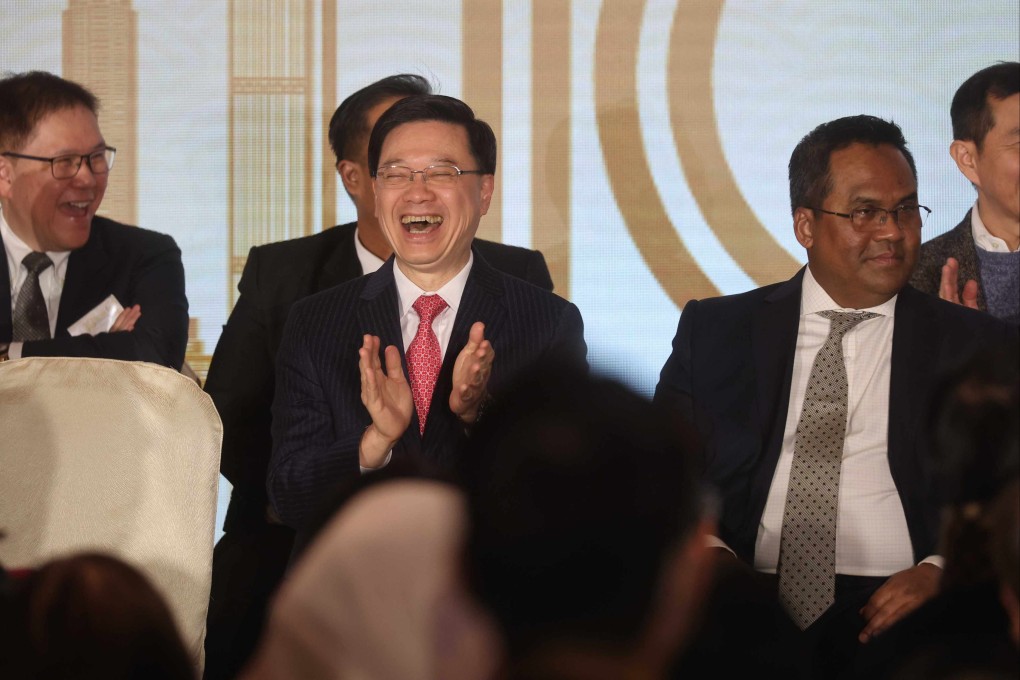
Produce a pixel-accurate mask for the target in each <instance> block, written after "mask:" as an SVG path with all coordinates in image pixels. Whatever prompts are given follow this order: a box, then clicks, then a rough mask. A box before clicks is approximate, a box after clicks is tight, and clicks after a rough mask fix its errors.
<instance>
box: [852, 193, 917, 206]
mask: <svg viewBox="0 0 1020 680" xmlns="http://www.w3.org/2000/svg"><path fill="white" fill-rule="evenodd" d="M909 201H913V202H915V203H916V202H917V192H916V191H914V192H912V193H909V194H907V195H906V196H904V197H902V198H900V199H899V200H898V201H896V205H903V204H904V203H907V202H909ZM860 203H865V204H868V205H881V203H882V201H880V200H878V199H877V198H872V197H870V196H854V197H852V198H851V199H850V204H851V205H855V204H860Z"/></svg>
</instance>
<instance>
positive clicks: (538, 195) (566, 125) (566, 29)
mask: <svg viewBox="0 0 1020 680" xmlns="http://www.w3.org/2000/svg"><path fill="white" fill-rule="evenodd" d="M531 12H532V16H531V64H532V65H531V107H532V108H531V119H532V120H531V167H532V172H531V245H532V247H533V248H536V249H538V250H540V251H542V254H543V255H544V256H545V262H546V265H548V267H549V274H550V275H551V276H552V280H553V285H554V290H555V291H556V293H557V294H558V295H560V296H561V297H564V298H567V299H570V181H571V166H570V126H571V115H570V4H569V3H566V2H535V3H533V4H532V10H531Z"/></svg>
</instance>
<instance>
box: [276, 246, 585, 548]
mask: <svg viewBox="0 0 1020 680" xmlns="http://www.w3.org/2000/svg"><path fill="white" fill-rule="evenodd" d="M474 256H475V257H474V265H473V266H472V268H471V273H470V275H469V276H468V281H467V285H466V286H465V288H464V296H463V298H462V299H461V304H460V307H459V309H458V312H457V317H456V319H455V320H454V325H453V334H452V335H451V337H450V344H449V347H447V350H446V355H445V357H444V360H443V368H442V371H441V373H440V375H439V379H438V382H437V383H436V389H435V392H434V393H433V397H432V399H433V401H432V406H431V408H430V411H429V419H428V423H427V426H426V428H425V433H424V436H422V435H419V432H418V419H417V415H416V414H415V415H412V419H411V424H410V426H409V427H408V428H407V431H406V432H405V433H404V436H403V437H402V438H401V440H400V442H398V444H397V445H396V446H395V447H394V451H393V453H394V456H421V457H423V458H425V459H427V460H429V461H430V462H431V463H434V464H436V465H438V466H439V467H440V468H449V467H450V466H451V465H452V464H453V462H454V460H455V457H456V452H457V448H458V447H459V445H460V444H461V440H462V439H463V436H464V435H463V428H462V427H461V425H460V423H459V422H458V420H457V418H456V416H454V415H453V413H452V412H451V411H450V409H449V406H448V400H449V397H450V391H451V389H452V374H453V364H454V361H455V360H456V358H457V354H458V353H459V352H460V351H461V349H463V347H464V345H465V344H466V343H467V338H468V331H469V330H470V328H471V325H472V324H473V323H474V322H476V321H481V322H483V323H484V324H485V336H486V338H488V340H489V341H490V342H491V343H492V346H493V349H494V350H495V352H496V359H495V362H494V363H493V368H492V374H491V376H490V379H489V388H490V390H498V389H499V386H500V385H501V384H503V383H505V381H506V380H507V379H508V377H510V376H512V375H513V374H514V373H515V372H516V371H518V370H519V369H521V368H522V367H524V366H526V365H528V364H530V363H533V362H535V361H536V360H538V359H539V358H542V357H550V356H554V357H557V358H560V357H562V359H563V360H566V361H577V362H579V363H583V362H585V360H586V359H585V356H586V354H587V348H586V346H585V343H584V336H583V325H582V321H581V314H580V312H578V310H577V307H575V306H574V305H573V304H571V303H570V302H567V301H566V300H564V299H563V298H560V297H558V296H556V295H554V294H553V293H550V292H548V291H545V290H542V289H540V288H537V287H536V286H533V285H531V284H529V283H526V282H524V281H521V280H520V279H517V278H515V277H513V276H509V275H507V274H503V273H501V272H499V271H497V270H495V269H494V268H492V267H491V266H490V265H489V264H488V263H487V262H486V261H485V260H484V258H483V257H481V256H480V255H479V253H478V251H477V250H475V252H474ZM393 266H394V261H393V258H390V260H389V261H388V262H387V263H386V264H385V265H383V267H382V268H381V269H380V270H379V271H378V272H376V273H375V274H371V275H368V276H363V277H361V278H359V279H355V280H354V281H351V282H349V283H346V284H343V285H341V286H338V287H336V288H332V289H330V290H327V291H324V292H322V293H319V294H317V295H313V296H312V297H309V298H306V299H305V300H302V301H300V302H298V303H296V304H295V305H294V307H293V308H292V310H291V313H290V317H289V318H288V320H287V325H286V327H285V328H284V333H283V339H282V342H281V344H280V350H279V352H278V354H277V364H276V366H277V370H276V379H277V388H276V397H275V399H274V401H273V453H272V459H271V461H270V465H269V477H268V480H267V487H268V491H269V497H270V500H271V501H272V503H273V506H274V507H275V508H276V511H277V513H278V514H279V516H280V518H281V519H282V520H283V521H284V523H285V524H287V525H289V526H292V527H295V528H297V529H299V530H300V529H302V528H304V526H305V525H306V523H307V522H308V521H309V520H310V519H311V518H312V517H313V516H314V514H315V512H316V510H317V508H318V506H319V505H320V504H321V503H323V502H324V501H325V500H326V499H327V498H328V496H329V494H330V493H331V491H332V489H333V488H334V487H335V486H336V485H337V483H339V482H341V481H343V480H344V479H349V478H350V477H352V476H355V475H358V474H359V467H358V443H359V441H360V439H361V435H362V433H363V432H364V431H365V428H366V427H368V425H369V423H370V422H371V418H370V417H369V414H368V411H367V410H366V409H365V407H364V406H363V405H362V403H361V377H360V374H359V372H358V349H359V348H360V347H361V345H362V336H363V335H365V334H366V333H368V334H372V335H377V336H379V339H380V341H381V344H382V346H383V347H386V346H387V345H394V346H396V347H397V348H398V349H400V350H401V357H402V358H403V341H402V339H401V334H400V321H399V318H398V298H397V288H396V283H395V281H394V279H393ZM404 371H405V374H406V371H407V366H406V362H405V364H404Z"/></svg>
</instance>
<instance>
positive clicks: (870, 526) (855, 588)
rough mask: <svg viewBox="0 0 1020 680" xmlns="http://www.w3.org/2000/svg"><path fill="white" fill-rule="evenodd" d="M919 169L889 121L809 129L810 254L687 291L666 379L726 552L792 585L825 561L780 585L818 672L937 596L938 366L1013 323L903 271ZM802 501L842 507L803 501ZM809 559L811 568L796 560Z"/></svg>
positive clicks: (800, 198)
mask: <svg viewBox="0 0 1020 680" xmlns="http://www.w3.org/2000/svg"><path fill="white" fill-rule="evenodd" d="M916 176H917V175H916V170H915V167H914V161H913V158H912V156H911V154H910V152H909V150H907V147H906V142H905V140H904V139H903V135H902V133H901V132H900V129H899V128H898V127H897V126H896V125H894V124H892V123H888V122H886V121H883V120H881V119H878V118H874V117H872V116H853V117H850V118H842V119H839V120H836V121H832V122H830V123H826V124H824V125H821V126H819V127H818V128H816V129H815V130H814V131H812V132H811V133H810V134H808V135H807V136H806V137H805V138H804V139H803V140H802V141H801V142H800V144H798V146H797V148H796V149H795V150H794V152H793V155H792V158H791V160H790V195H791V204H792V205H791V208H792V212H793V227H794V233H795V234H796V237H797V240H798V242H799V243H800V244H801V245H802V246H804V248H805V249H806V250H807V257H808V265H807V267H806V268H804V269H802V270H801V271H800V272H798V273H797V274H796V276H794V277H793V278H792V279H790V280H789V281H787V282H784V283H778V284H774V285H771V286H766V287H764V288H759V289H757V290H753V291H750V292H747V293H743V294H740V295H731V296H727V297H722V298H715V299H710V300H701V301H692V302H690V303H688V304H687V306H686V307H685V308H684V311H683V314H682V315H681V317H680V323H679V326H678V327H677V333H676V337H675V338H674V340H673V353H672V355H671V356H670V358H669V360H668V361H667V362H666V364H665V366H664V367H663V369H662V373H661V376H660V380H659V384H658V386H657V388H656V393H655V398H656V401H658V402H661V403H664V404H668V405H671V406H672V407H673V408H675V409H676V411H677V413H678V414H681V415H683V416H684V417H686V418H688V419H689V420H690V422H692V423H693V424H694V425H695V426H696V427H697V429H698V431H699V433H700V434H701V438H702V441H703V451H702V455H703V465H704V469H705V476H706V478H707V480H708V481H709V482H711V483H712V484H713V485H715V486H716V487H717V488H718V489H719V491H720V493H721V496H722V512H721V516H720V521H719V538H720V539H721V541H722V542H723V543H725V546H726V548H727V549H728V550H731V551H732V553H733V554H734V555H735V556H736V557H737V558H738V559H740V560H741V561H743V562H744V563H745V564H747V565H749V566H752V567H753V568H754V569H756V570H758V571H759V572H766V573H775V574H777V581H778V588H779V591H780V592H781V593H782V592H784V582H785V583H794V582H796V579H799V578H801V577H802V575H803V574H804V573H805V572H806V571H810V569H811V568H814V569H816V570H818V572H817V573H818V574H819V575H821V573H822V572H826V573H827V576H826V577H825V578H826V579H828V582H827V584H826V585H825V586H824V588H822V589H814V588H806V587H791V588H789V589H788V590H787V591H786V592H787V593H789V595H783V596H782V599H783V600H784V602H785V603H786V604H787V608H788V610H790V612H791V614H793V615H794V616H795V618H796V619H797V620H798V622H799V623H800V625H801V627H802V628H805V632H806V634H807V637H806V640H807V641H808V644H810V645H812V646H813V648H814V649H815V650H816V654H815V661H816V662H820V665H818V664H817V663H816V665H815V673H816V675H817V676H818V677H837V676H838V674H839V672H840V671H841V670H845V668H846V665H847V663H848V662H849V659H850V658H852V657H853V656H854V655H855V654H856V651H857V649H858V646H859V645H860V644H862V643H865V642H866V641H867V640H869V639H870V638H871V637H872V636H874V635H877V634H880V633H881V632H882V631H883V630H885V629H886V628H888V627H889V626H890V625H892V624H893V623H894V622H895V621H897V620H898V619H900V618H902V617H903V616H905V615H906V614H907V613H908V612H910V611H911V610H913V609H914V608H916V607H917V606H918V605H919V604H920V603H922V602H924V601H925V600H926V599H927V598H929V597H931V596H932V595H933V594H934V593H935V591H936V588H937V585H938V581H939V577H940V572H941V568H940V559H939V557H938V556H937V555H936V554H935V552H936V541H935V539H936V532H937V529H938V514H937V511H938V508H937V506H936V504H935V503H934V502H933V501H932V500H931V494H930V493H929V490H928V489H927V487H926V485H925V479H926V477H927V474H928V466H929V451H928V450H927V448H926V447H925V444H924V437H923V432H922V428H923V423H924V422H925V418H924V410H925V402H926V399H927V395H928V393H929V392H930V390H931V387H932V385H933V381H934V380H935V376H936V375H937V374H938V372H939V370H940V369H944V368H946V367H948V366H950V365H951V364H952V362H953V361H954V360H956V359H957V358H959V357H960V356H962V355H965V354H966V353H967V351H968V350H971V349H974V348H976V347H978V346H980V345H981V344H982V343H983V342H990V341H994V340H996V339H1000V340H1001V339H1004V338H1006V337H1007V336H1008V334H1009V328H1008V327H1007V326H1006V325H1005V324H1003V323H1002V322H1000V321H998V320H996V319H994V318H992V317H990V316H987V315H985V314H981V313H980V312H976V311H974V310H970V309H966V308H964V307H962V306H959V305H954V304H950V303H948V302H945V301H943V300H939V299H938V298H936V297H933V296H929V295H925V294H923V293H920V292H919V291H916V290H914V289H913V288H911V287H910V286H908V285H906V284H907V280H908V278H909V277H910V273H911V271H912V270H913V267H914V263H915V261H916V259H917V250H918V246H919V244H920V239H921V225H922V221H923V219H922V218H923V215H924V214H925V213H926V212H927V210H926V209H925V208H923V207H922V206H920V205H919V204H918V194H917V179H916ZM833 312H840V313H845V314H847V315H849V316H851V317H853V316H855V315H856V316H857V317H858V318H857V321H858V323H857V325H856V326H853V327H852V328H851V329H850V330H848V331H847V332H846V334H845V335H843V336H842V338H841V341H835V340H834V341H833V342H831V343H830V342H829V340H828V338H830V337H832V338H837V337H839V336H838V330H839V329H837V328H836V324H837V320H835V319H833V320H832V321H831V322H830V317H831V316H833ZM861 312H865V314H860V313H861ZM861 319H863V320H861ZM831 329H836V331H837V335H830V333H831V332H832V330H831ZM837 347H842V360H843V361H842V363H844V365H845V374H844V375H845V378H844V381H845V382H843V385H844V387H842V389H841V390H840V391H841V392H842V394H843V397H842V399H841V400H839V401H841V402H842V416H840V410H839V409H837V408H835V406H836V405H837V400H836V399H828V398H825V395H826V392H825V388H827V387H831V386H832V385H833V384H834V383H836V382H837V381H835V380H828V381H827V380H826V379H825V376H826V371H827V370H831V369H823V370H819V371H818V374H817V375H818V378H819V379H817V380H816V379H815V376H816V369H819V368H820V367H819V365H817V364H816V365H815V366H814V367H813V364H815V359H816V357H818V358H823V357H825V356H829V357H833V355H834V353H835V348H837ZM825 348H831V349H830V350H829V351H828V352H823V349H825ZM833 358H834V357H833ZM819 364H825V365H827V366H829V367H831V366H834V365H838V363H837V361H831V360H830V361H820V362H819ZM809 382H810V383H814V384H817V386H818V388H819V390H820V391H816V390H814V389H813V388H812V387H810V386H809ZM833 392H835V390H833ZM816 395H822V396H816ZM809 396H810V397H811V402H812V403H811V409H810V410H809V409H808V403H809V399H808V397H809ZM827 404H832V405H833V406H832V407H829V408H827V406H826V405H827ZM819 412H822V413H825V412H828V413H829V414H832V415H829V416H826V417H825V418H827V419H828V421H829V422H830V423H831V424H832V425H838V427H839V432H840V433H839V434H837V435H836V436H835V437H829V438H828V441H827V442H825V443H824V444H823V442H824V440H826V437H825V436H822V435H817V436H812V435H808V434H806V433H808V432H812V431H816V430H812V429H811V428H812V427H814V424H815V423H817V422H818V421H819V420H823V418H820V417H819V416H817V415H811V414H816V413H819ZM802 413H808V419H806V420H810V421H811V422H806V421H805V420H802V419H801V415H802ZM844 428H845V432H843V429H844ZM832 431H835V430H832ZM802 433H804V434H802ZM840 442H842V444H840ZM823 449H824V450H825V451H826V452H827V453H826V454H823V453H820V451H821V450H823ZM827 454H831V456H829V455H827ZM798 458H800V460H801V461H802V462H803V461H806V462H804V464H803V465H802V466H801V467H802V468H810V467H811V466H812V465H818V463H816V462H813V461H817V460H821V459H823V458H824V461H825V464H830V463H831V464H832V465H833V466H834V469H835V471H836V475H835V477H836V483H835V488H832V486H830V485H828V484H827V483H826V484H823V483H821V482H817V483H816V479H817V478H815V479H811V475H807V476H805V475H800V474H799V473H798V475H797V477H798V482H797V483H796V484H795V482H794V481H792V480H794V478H795V474H794V472H793V471H796V470H797V469H798V468H797V467H796V466H795V465H794V461H795V460H797V459H798ZM823 489H824V492H823V491H822V490H823ZM788 491H789V492H788ZM791 499H792V501H791ZM803 499H808V500H809V501H811V502H812V505H813V507H819V506H823V505H825V506H826V507H829V506H828V505H827V504H828V503H830V502H832V503H834V510H833V512H832V513H830V512H825V513H822V512H819V513H817V514H814V510H813V509H812V510H811V511H810V512H804V511H802V508H803V506H802V505H801V503H802V500H803ZM833 515H834V516H833ZM791 516H792V517H794V518H795V519H794V521H792V522H791V520H790V517H791ZM806 516H810V517H811V519H810V520H805V519H804V518H805V517H806ZM823 517H827V518H831V519H833V520H835V523H834V525H828V524H823V523H822V522H821V521H820V520H821V519H822V518H823ZM829 527H834V528H832V529H830V528H829ZM794 528H796V529H797V530H796V531H787V529H794ZM830 531H831V532H832V533H834V538H833V539H832V542H831V543H830V542H829V541H830V538H829V537H831V536H832V533H829V532H830ZM821 536H824V540H820V539H819V537H821ZM822 544H825V546H826V548H827V549H826V551H825V553H826V554H825V555H822V554H821V552H822V551H821V550H820V549H819V546H820V545H822ZM720 547H722V546H720ZM812 551H813V552H812ZM804 555H807V556H808V559H804V558H803V557H802V556H804ZM798 560H800V564H805V563H806V565H807V568H806V569H804V570H799V573H791V569H792V568H788V569H787V572H786V574H784V565H785V566H786V567H789V565H791V564H797V563H798ZM798 567H799V564H798ZM766 578H771V577H766ZM788 578H793V579H794V580H793V581H790V580H787V579H788ZM801 582H802V583H803V581H801ZM808 591H811V593H821V592H823V591H828V595H827V596H826V597H825V601H827V603H828V604H825V602H819V601H814V602H812V603H811V606H810V607H804V606H802V600H798V598H799V597H800V596H801V595H803V594H805V593H808ZM819 605H820V609H819ZM819 611H821V612H822V613H820V614H819V613H818V612H819Z"/></svg>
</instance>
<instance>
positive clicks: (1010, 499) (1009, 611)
mask: <svg viewBox="0 0 1020 680" xmlns="http://www.w3.org/2000/svg"><path fill="white" fill-rule="evenodd" d="M991 519H992V522H991V544H992V545H991V549H992V564H993V565H994V566H995V575H996V576H997V577H998V579H999V599H1000V600H1001V601H1002V608H1003V609H1005V610H1006V616H1008V617H1009V636H1010V638H1012V640H1013V645H1014V646H1016V647H1020V480H1017V479H1014V480H1013V482H1012V483H1010V484H1009V486H1007V487H1006V488H1005V489H1004V490H1003V491H1002V493H1001V494H999V499H998V500H997V501H996V503H995V507H994V508H993V509H992V516H991Z"/></svg>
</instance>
